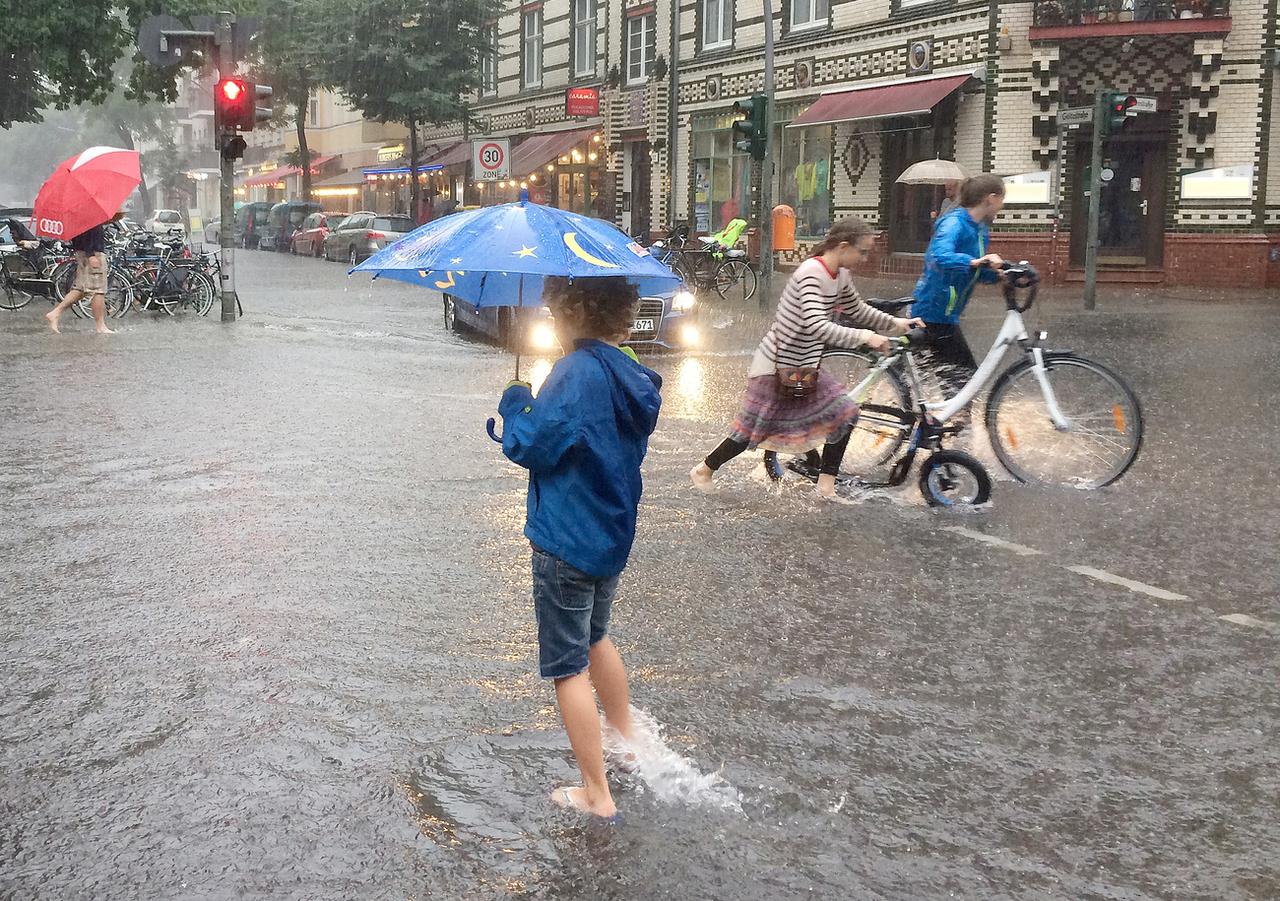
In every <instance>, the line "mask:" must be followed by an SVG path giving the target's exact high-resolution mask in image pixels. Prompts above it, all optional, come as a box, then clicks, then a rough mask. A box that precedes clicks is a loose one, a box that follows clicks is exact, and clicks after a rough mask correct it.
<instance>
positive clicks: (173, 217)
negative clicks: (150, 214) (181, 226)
mask: <svg viewBox="0 0 1280 901" xmlns="http://www.w3.org/2000/svg"><path fill="white" fill-rule="evenodd" d="M156 218H157V219H159V220H160V221H161V222H181V221H182V217H181V216H179V215H178V214H177V213H175V212H173V211H172V210H161V211H160V212H159V213H157V214H156Z"/></svg>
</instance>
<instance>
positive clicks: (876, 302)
mask: <svg viewBox="0 0 1280 901" xmlns="http://www.w3.org/2000/svg"><path fill="white" fill-rule="evenodd" d="M915 302H916V299H915V298H914V297H899V298H897V299H896V300H885V299H884V298H882V297H869V298H867V305H868V306H872V307H875V308H876V309H877V310H879V311H880V312H881V313H888V314H889V315H890V316H897V315H899V314H900V313H902V312H903V311H904V310H906V309H907V308H908V307H910V306H911V305H912V304H913V303H915Z"/></svg>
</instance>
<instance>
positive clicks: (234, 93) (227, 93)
mask: <svg viewBox="0 0 1280 901" xmlns="http://www.w3.org/2000/svg"><path fill="white" fill-rule="evenodd" d="M218 91H219V93H221V94H222V96H223V97H225V98H226V99H227V100H230V101H231V102H233V103H234V102H235V101H237V100H239V99H240V98H241V96H243V94H244V82H242V81H236V80H235V79H234V78H228V79H227V80H226V81H224V82H222V84H220V85H218Z"/></svg>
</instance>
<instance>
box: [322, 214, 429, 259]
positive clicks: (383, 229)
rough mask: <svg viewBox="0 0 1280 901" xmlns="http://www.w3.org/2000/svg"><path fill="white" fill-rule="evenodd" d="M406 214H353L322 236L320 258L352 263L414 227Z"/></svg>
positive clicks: (397, 238)
mask: <svg viewBox="0 0 1280 901" xmlns="http://www.w3.org/2000/svg"><path fill="white" fill-rule="evenodd" d="M414 227H415V226H414V224H413V220H412V219H410V218H409V217H408V216H396V215H378V214H376V213H353V214H351V215H350V216H348V217H347V218H346V219H343V220H342V222H341V223H340V224H339V225H338V227H337V228H335V229H334V230H333V231H331V232H329V234H328V236H326V237H325V239H324V258H325V259H326V260H341V261H343V262H346V263H347V264H348V265H351V266H354V265H356V264H357V263H359V262H361V261H362V260H365V259H367V258H368V257H370V256H372V255H373V254H375V253H377V252H378V251H379V250H381V249H382V248H384V247H386V246H387V245H388V244H394V243H395V242H396V241H399V240H400V239H401V238H403V237H404V236H405V235H407V234H408V233H409V232H411V231H413V229H414Z"/></svg>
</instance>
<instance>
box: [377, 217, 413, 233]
mask: <svg viewBox="0 0 1280 901" xmlns="http://www.w3.org/2000/svg"><path fill="white" fill-rule="evenodd" d="M373 227H374V228H376V229H380V230H382V231H384V232H411V231H413V220H412V219H409V218H407V217H405V218H402V217H399V216H397V217H394V218H393V217H386V218H383V217H379V218H377V219H374V220H373Z"/></svg>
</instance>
